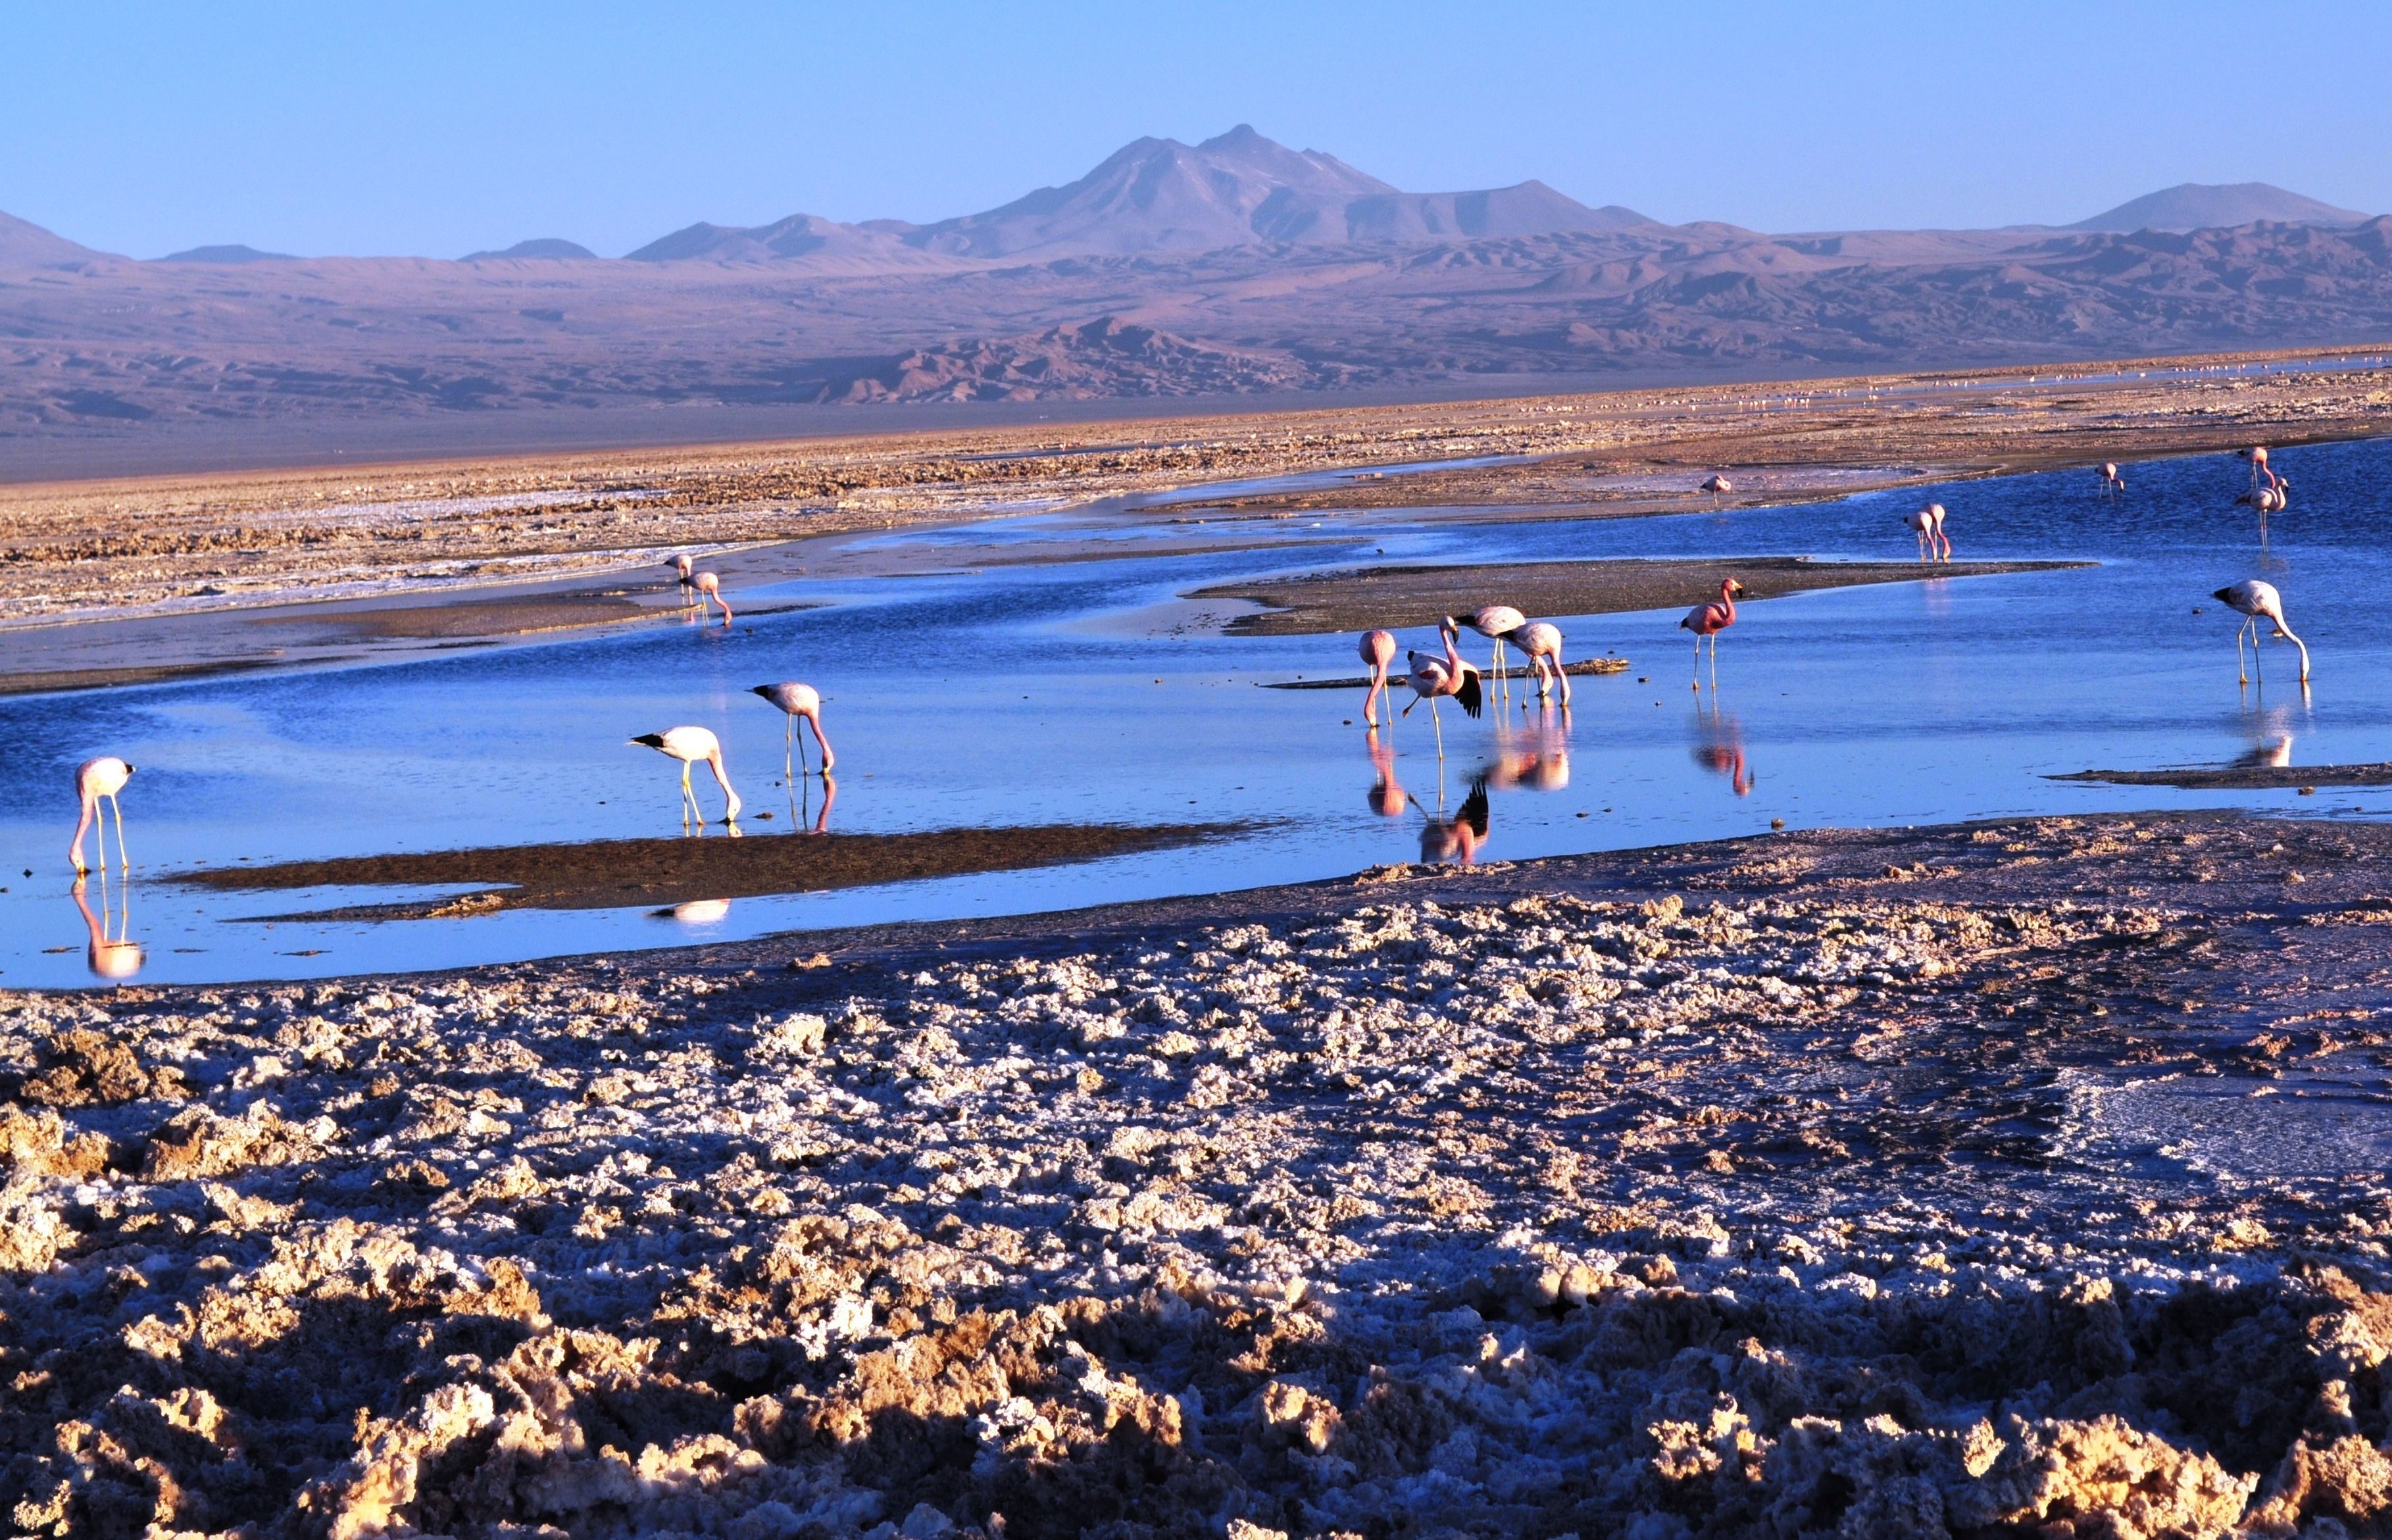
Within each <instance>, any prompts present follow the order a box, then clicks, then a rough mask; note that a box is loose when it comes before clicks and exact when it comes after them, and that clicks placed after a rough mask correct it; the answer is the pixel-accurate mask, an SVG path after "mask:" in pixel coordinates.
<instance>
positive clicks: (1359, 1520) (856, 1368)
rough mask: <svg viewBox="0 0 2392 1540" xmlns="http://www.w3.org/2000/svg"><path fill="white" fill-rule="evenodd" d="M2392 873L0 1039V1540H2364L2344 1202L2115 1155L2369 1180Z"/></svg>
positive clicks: (1222, 946) (1316, 927)
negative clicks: (633, 1537)
mask: <svg viewBox="0 0 2392 1540" xmlns="http://www.w3.org/2000/svg"><path fill="white" fill-rule="evenodd" d="M2386 854H2392V832H2387V831H2386V830H2385V829H2383V828H2380V827H2377V826H2373V825H2365V824H2344V823H2335V822H2322V821H2320V822H2272V821H2263V820H2256V819H2245V818H2241V817H2237V816H2233V815H2222V814H2221V815H2192V816H2162V815H2146V816H2141V817H2134V818H2128V817H2102V818H2088V819H2080V820H2066V819H2048V820H2040V821H2022V822H2010V823H2001V824H1992V825H1984V826H1976V827H1963V828H1956V829H1944V830H1931V831H1924V832H1881V833H1860V832H1827V833H1823V834H1816V835H1779V836H1770V837H1762V838H1759V839H1754V840H1748V841H1739V842H1730V843H1726V844H1722V845H1715V846H1705V847H1693V848H1680V849H1675V850H1666V851H1655V852H1644V853H1632V854H1629V855H1622V856H1606V857H1588V858H1579V859H1575V860H1567V861H1545V862H1535V863H1520V864H1517V865H1511V866H1503V867H1497V868H1488V869H1482V870H1480V871H1478V872H1475V873H1459V874H1457V873H1450V872H1442V873H1441V872H1434V871H1430V870H1429V869H1424V868H1411V869H1397V870H1394V871H1389V872H1382V873H1376V874H1369V876H1367V877H1366V878H1365V879H1363V880H1358V881H1352V882H1346V883H1339V884H1320V885H1313V886H1307V887H1303V888H1293V889H1283V890H1278V891H1274V892H1267V893H1259V894H1251V895H1228V896H1222V897H1220V898H1215V899H1189V900H1184V901H1180V902H1176V903H1171V904H1159V905H1149V906H1142V907H1140V908H1137V909H1134V910H1127V911H1118V912H1097V913H1090V914H1085V915H1077V916H1069V917H1065V918H1063V919H1061V920H1057V919H1052V918H1050V919H1047V920H1044V921H1037V920H1033V921H1016V922H987V923H981V924H977V925H947V926H937V927H917V928H914V929H908V930H892V931H887V932H879V933H871V934H856V935H850V936H845V937H839V938H830V939H829V940H827V941H824V942H822V943H821V945H822V951H821V953H820V954H819V955H816V954H815V947H816V945H817V940H818V938H803V939H800V940H799V941H797V942H795V943H792V942H786V941H785V942H781V943H775V944H766V943H759V944H755V945H750V946H743V947H737V948H721V949H716V950H714V951H708V952H703V953H685V954H681V955H678V956H669V957H662V958H653V957H652V958H636V959H626V960H621V961H606V960H579V961H573V962H565V963H558V964H541V965H531V966H517V967H504V968H491V969H485V970H478V971H475V972H472V973H468V974H463V975H457V976H437V977H435V976H420V977H403V978H384V979H372V980H357V981H350V982H337V983H331V984H310V985H304V986H302V985H293V986H274V987H266V986H260V987H255V988H231V989H172V990H168V989H147V990H144V989H130V990H123V991H119V992H117V993H114V994H90V995H54V996H44V995H29V994H7V995H0V1161H5V1163H6V1165H5V1183H6V1185H5V1196H0V1384H5V1385H6V1387H7V1391H6V1393H5V1395H0V1512H6V1513H8V1514H9V1515H10V1516H11V1517H12V1519H13V1521H14V1524H15V1526H16V1528H18V1529H19V1530H20V1531H25V1532H30V1533H40V1534H95V1535H128V1536H129V1535H137V1534H145V1533H146V1534H152V1535H160V1536H163V1535H165V1534H176V1533H199V1532H216V1533H221V1532H224V1531H228V1530H234V1529H243V1530H246V1531H247V1532H249V1533H250V1534H254V1535H258V1536H266V1535H282V1534H290V1535H303V1534H304V1535H316V1534H326V1535H333V1536H340V1537H344V1540H346V1537H352V1536H364V1535H371V1534H418V1533H420V1534H459V1535H470V1536H491V1537H496V1536H500V1535H506V1536H518V1535H527V1534H533V1533H549V1534H554V1533H556V1532H559V1531H562V1532H565V1533H568V1534H573V1535H576V1536H583V1535H612V1534H633V1533H639V1534H663V1533H671V1534H708V1535H722V1536H728V1537H732V1540H774V1537H780V1536H797V1535H809V1534H824V1535H829V1534H852V1533H874V1532H877V1533H878V1534H903V1535H906V1536H914V1537H919V1536H925V1535H940V1534H950V1533H952V1532H955V1531H958V1530H961V1531H972V1530H977V1531H979V1532H981V1533H982V1534H1006V1535H1011V1536H1024V1535H1047V1534H1056V1535H1060V1534H1108V1535H1118V1536H1129V1535H1143V1534H1189V1535H1196V1534H1203V1535H1221V1534H1236V1535H1244V1536H1252V1535H1254V1534H1255V1532H1257V1531H1281V1532H1285V1533H1287V1534H1330V1533H1341V1532H1342V1533H1351V1534H1367V1535H1386V1534H1453V1533H1463V1534H1532V1535H1552V1534H1568V1533H1575V1534H1580V1535H1586V1536H1592V1535H1597V1534H1604V1535H1629V1536H1636V1537H1639V1540H1663V1537H1669V1536H1679V1535H1693V1534H1735V1535H1742V1534H1754V1535H1761V1534H1766V1535H1795V1534H1848V1535H1940V1534H1996V1533H1999V1534H2046V1535H2075V1536H2086V1535H2094V1534H2102V1535H2120V1536H2134V1535H2161V1534H2228V1533H2232V1532H2236V1531H2238V1530H2239V1531H2242V1532H2244V1533H2248V1534H2270V1535H2288V1534H2294V1533H2295V1532H2297V1533H2301V1534H2309V1535H2327V1534H2337V1533H2343V1531H2344V1530H2345V1529H2347V1531H2348V1532H2349V1533H2374V1532H2376V1531H2377V1530H2379V1529H2380V1528H2381V1527H2382V1525H2383V1524H2384V1522H2385V1521H2386V1517H2387V1511H2386V1504H2387V1502H2392V1459H2387V1458H2386V1455H2385V1454H2384V1453H2383V1452H2382V1451H2381V1448H2380V1445H2382V1443H2384V1441H2385V1440H2386V1434H2387V1431H2392V1402H2387V1387H2386V1377H2385V1373H2384V1364H2385V1360H2386V1357H2387V1354H2392V1292H2387V1290H2392V1262H2387V1260H2386V1249H2385V1240H2386V1236H2387V1230H2392V1201H2388V1200H2392V1188H2387V1185H2386V1182H2385V1180H2384V1176H2383V1173H2382V1172H2381V1171H2369V1170H2364V1169H2361V1163H2360V1162H2355V1161H2346V1162H2343V1163H2342V1164H2341V1165H2337V1164H2336V1162H2335V1160H2334V1158H2332V1157H2333V1152H2332V1151H2331V1150H2327V1151H2324V1152H2322V1153H2321V1156H2320V1158H2317V1159H2313V1160H2308V1161H2307V1162H2305V1163H2303V1162H2295V1167H2286V1166H2284V1165H2283V1164H2282V1161H2281V1160H2280V1161H2279V1162H2278V1164H2277V1165H2276V1166H2275V1167H2273V1168H2266V1167H2263V1166H2260V1167H2255V1168H2254V1169H2250V1170H2240V1171H2238V1170H2236V1169H2234V1168H2233V1166H2232V1162H2231V1161H2229V1162H2227V1164H2226V1165H2225V1166H2224V1167H2223V1168H2221V1167H2220V1166H2219V1165H2218V1164H2217V1162H2216V1161H2214V1160H2206V1161H2205V1160H2204V1158H2199V1157H2197V1156H2196V1155H2195V1154H2193V1153H2190V1152H2188V1151H2187V1150H2185V1149H2182V1148H2173V1147H2170V1146H2168V1145H2166V1142H2165V1140H2161V1141H2159V1142H2158V1143H2157V1144H2155V1145H2136V1144H2135V1143H2134V1141H2133V1140H2131V1139H2128V1138H2126V1137H2125V1136H2124V1135H2122V1134H2121V1133H2120V1132H2119V1131H2118V1129H2117V1128H2114V1127H2112V1126H2110V1125H2107V1124H2105V1123H2104V1122H2103V1121H2102V1118H2101V1114H2100V1108H2101V1106H2103V1105H2104V1104H2103V1095H2104V1094H2105V1093H2115V1092H2116V1091H2117V1090H2118V1088H2120V1087H2135V1086H2142V1087H2146V1088H2149V1087H2154V1086H2155V1087H2158V1088H2160V1089H2162V1090H2165V1089H2166V1088H2169V1087H2174V1086H2178V1085H2190V1086H2198V1087H2200V1088H2203V1089H2204V1090H2205V1091H2210V1092H2222V1093H2226V1094H2230V1095H2231V1096H2240V1097H2247V1096H2249V1095H2250V1094H2253V1093H2258V1094H2262V1096H2263V1097H2267V1096H2268V1095H2269V1094H2272V1099H2263V1100H2262V1101H2261V1102H2260V1103H2259V1104H2258V1105H2260V1106H2276V1105H2278V1104H2279V1103H2280V1102H2281V1103H2282V1104H2283V1105H2284V1106H2286V1108H2287V1111H2288V1112H2289V1111H2290V1110H2292V1104H2293V1103H2295V1102H2296V1101H2299V1100H2300V1099H2301V1098H2303V1097H2314V1096H2316V1095H2321V1094H2327V1093H2328V1092H2331V1093H2332V1094H2336V1095H2340V1096H2344V1097H2346V1098H2347V1099H2349V1100H2350V1101H2351V1103H2352V1105H2355V1106H2360V1107H2361V1108H2362V1110H2363V1111H2370V1112H2371V1113H2372V1115H2379V1116H2380V1115H2381V1112H2382V1108H2383V1097H2384V1088H2385V1078H2384V1077H2385V1071H2384V1066H2385V1062H2386V1054H2385V1046H2386V1044H2387V1043H2392V1014H2387V1013H2392V999H2387V990H2386V978H2387V977H2392V945H2388V944H2387V941H2392V902H2387V901H2386V900H2385V899H2384V898H2383V897H2382V888H2381V885H2380V884H2379V883H2377V881H2376V880H2375V877H2374V874H2375V873H2377V872H2380V871H2382V870H2383V867H2382V864H2381V863H2382V861H2383V858H2384V857H2385V856H2386ZM2295 1168H2296V1170H2297V1174H2289V1175H2288V1174H2282V1172H2283V1171H2288V1170H2295ZM2271 1170H2272V1171H2275V1172H2277V1174H2270V1171H2271ZM2337 1526H2340V1527H2339V1528H2338V1527H2337Z"/></svg>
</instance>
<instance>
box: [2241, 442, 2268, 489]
mask: <svg viewBox="0 0 2392 1540" xmlns="http://www.w3.org/2000/svg"><path fill="white" fill-rule="evenodd" d="M2236 453H2238V454H2240V455H2241V456H2242V457H2243V459H2247V460H2249V461H2250V462H2251V485H2254V486H2256V485H2259V483H2260V482H2262V481H2264V480H2266V479H2267V475H2268V446H2266V445H2264V444H2255V445H2253V446H2251V447H2249V448H2248V449H2240V450H2237V451H2236Z"/></svg>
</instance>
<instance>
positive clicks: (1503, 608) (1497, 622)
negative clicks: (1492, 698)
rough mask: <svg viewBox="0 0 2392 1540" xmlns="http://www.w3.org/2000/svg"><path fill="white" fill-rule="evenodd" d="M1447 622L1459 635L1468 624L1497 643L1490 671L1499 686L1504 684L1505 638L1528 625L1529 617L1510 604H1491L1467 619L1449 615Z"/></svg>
mask: <svg viewBox="0 0 2392 1540" xmlns="http://www.w3.org/2000/svg"><path fill="white" fill-rule="evenodd" d="M1445 623H1446V624H1447V625H1449V626H1450V627H1452V628H1453V629H1454V632H1455V634H1456V635H1459V634H1460V633H1461V631H1462V628H1463V627H1464V626H1467V627H1469V628H1471V629H1472V630H1474V631H1476V632H1477V633H1478V634H1479V635H1480V636H1483V637H1485V638H1486V639H1487V640H1488V641H1491V642H1493V643H1494V644H1495V654H1494V658H1493V661H1492V664H1491V666H1490V668H1489V672H1490V673H1491V674H1492V676H1493V677H1494V679H1495V682H1496V684H1497V685H1498V686H1499V687H1501V686H1502V685H1503V684H1504V678H1503V639H1504V638H1505V637H1507V636H1509V635H1511V633H1513V632H1514V631H1516V630H1518V629H1519V628H1521V627H1523V626H1526V625H1527V623H1528V617H1527V615H1522V614H1521V613H1520V612H1519V611H1517V610H1515V609H1514V608H1513V607H1512V606H1511V605H1509V604H1489V605H1488V606H1487V607H1486V608H1485V609H1483V610H1480V611H1479V612H1478V613H1477V614H1476V615H1472V616H1471V617H1470V618H1469V619H1467V620H1464V619H1462V617H1461V616H1460V615H1447V616H1446V617H1445Z"/></svg>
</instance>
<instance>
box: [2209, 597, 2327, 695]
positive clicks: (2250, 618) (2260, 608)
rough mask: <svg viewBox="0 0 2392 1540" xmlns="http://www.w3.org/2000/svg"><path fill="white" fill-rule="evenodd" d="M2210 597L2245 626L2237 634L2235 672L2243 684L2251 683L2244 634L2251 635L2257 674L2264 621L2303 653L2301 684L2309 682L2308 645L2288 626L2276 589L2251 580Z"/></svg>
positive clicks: (2252, 655) (2252, 661) (2235, 636)
mask: <svg viewBox="0 0 2392 1540" xmlns="http://www.w3.org/2000/svg"><path fill="white" fill-rule="evenodd" d="M2210 597H2211V598H2213V599H2215V600H2217V601H2218V602H2220V603H2222V604H2224V605H2225V606H2226V607H2227V608H2228V609H2230V610H2232V611H2233V612H2234V613H2235V614H2237V615H2241V616H2242V617H2243V624H2242V626H2241V627H2240V628H2238V629H2237V630H2236V631H2235V633H2234V672H2235V673H2236V675H2237V676H2238V677H2239V678H2240V679H2241V681H2242V682H2243V683H2245V684H2248V683H2249V682H2250V675H2248V674H2244V673H2243V632H2244V631H2248V632H2250V633H2251V667H2252V670H2253V671H2254V672H2256V671H2257V669H2258V666H2259V622H2260V621H2262V620H2265V621H2267V622H2269V624H2270V625H2272V626H2273V627H2274V628H2275V634H2276V635H2278V636H2280V637H2282V638H2283V639H2284V640H2285V641H2289V642H2291V643H2292V644H2293V645H2294V646H2295V647H2297V648H2299V649H2300V650H2301V682H2302V683H2303V684H2307V683H2308V682H2309V647H2308V642H2306V641H2302V640H2301V639H2300V638H2298V637H2296V636H2295V635H2294V634H2293V631H2292V628H2291V627H2289V626H2287V625H2285V624H2284V596H2283V595H2282V594H2280V593H2278V592H2277V591H2276V585H2274V584H2273V583H2262V582H2261V581H2259V580H2258V579H2257V578H2256V577H2249V578H2245V579H2243V581H2242V582H2240V583H2236V584H2234V585H2232V586H2231V587H2230V588H2223V589H2218V590H2217V592H2216V593H2214V594H2212V595H2210Z"/></svg>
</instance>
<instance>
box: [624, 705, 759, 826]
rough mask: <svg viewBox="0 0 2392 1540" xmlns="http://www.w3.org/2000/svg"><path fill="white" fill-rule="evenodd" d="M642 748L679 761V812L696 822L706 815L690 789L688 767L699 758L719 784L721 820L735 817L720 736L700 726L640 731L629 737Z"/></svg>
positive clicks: (735, 797)
mask: <svg viewBox="0 0 2392 1540" xmlns="http://www.w3.org/2000/svg"><path fill="white" fill-rule="evenodd" d="M631 742H633V743H635V744H639V745H640V746H641V747H643V748H652V749H655V750H656V752H657V753H658V754H661V755H663V756H664V757H667V758H668V759H678V760H680V761H681V798H682V816H683V817H684V818H687V819H690V820H693V821H695V822H699V823H704V822H706V815H705V814H703V813H701V812H699V811H698V810H697V793H695V791H692V790H691V789H690V784H689V767H690V766H692V765H695V764H696V763H698V762H699V761H700V760H703V761H705V763H706V764H707V765H708V767H710V768H711V769H712V770H713V771H714V779H715V781H716V783H719V784H720V785H721V787H722V799H723V809H722V822H725V823H735V822H738V821H739V794H738V793H737V792H734V791H733V790H732V789H731V777H730V775H729V774H727V773H726V772H725V771H724V770H723V769H722V740H721V739H720V738H717V737H716V736H715V735H714V734H713V733H711V732H708V731H707V730H706V729H704V728H702V727H676V728H669V729H667V730H666V731H662V732H643V733H642V734H640V736H638V737H636V738H634V739H632V740H631Z"/></svg>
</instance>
